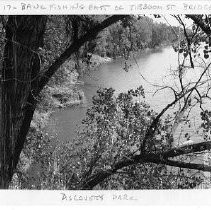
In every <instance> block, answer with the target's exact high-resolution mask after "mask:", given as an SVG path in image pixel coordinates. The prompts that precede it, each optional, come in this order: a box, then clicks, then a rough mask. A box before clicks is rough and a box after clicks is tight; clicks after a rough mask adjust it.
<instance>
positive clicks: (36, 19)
mask: <svg viewBox="0 0 211 210" xmlns="http://www.w3.org/2000/svg"><path fill="white" fill-rule="evenodd" d="M125 17H126V16H124V15H123V16H110V17H108V18H106V19H104V20H103V21H101V22H100V23H96V24H95V25H92V26H91V28H88V29H87V31H83V33H82V35H81V36H78V35H77V34H75V35H74V37H75V38H74V39H73V40H72V42H71V44H70V45H69V46H67V48H66V49H64V51H63V53H62V54H61V55H60V56H59V57H57V58H55V60H54V62H53V63H52V64H51V65H50V66H49V67H48V69H47V70H45V72H44V73H43V72H41V71H40V57H39V53H38V50H39V48H40V47H42V46H43V39H44V33H45V28H46V23H47V16H9V17H8V20H7V21H6V25H5V30H6V35H5V39H6V44H5V49H4V60H3V68H2V73H1V77H2V83H1V129H0V131H1V138H0V142H1V144H0V151H1V154H0V168H1V170H0V188H8V186H9V183H10V181H11V179H12V176H13V173H14V170H15V169H16V166H17V163H18V160H19V156H20V153H21V150H22V148H23V145H24V143H25V139H26V135H27V132H28V130H29V127H30V123H31V120H32V117H33V113H34V110H35V108H36V104H37V97H38V95H39V94H40V92H41V91H42V89H43V88H44V87H45V85H46V84H47V83H48V82H49V80H50V78H51V77H52V76H53V74H54V73H55V72H56V71H57V70H58V69H59V67H60V66H61V65H62V64H63V63H64V62H65V61H66V60H67V59H68V58H70V56H71V55H73V54H74V53H75V52H77V51H78V50H79V48H80V47H81V46H83V45H84V44H85V43H86V42H88V41H90V40H93V39H95V38H96V37H97V35H98V33H99V32H100V31H102V30H103V29H104V28H106V27H108V26H110V25H111V24H113V23H115V22H117V21H119V20H121V19H123V18H125ZM72 23H74V21H73V22H72ZM72 27H73V30H74V24H72Z"/></svg>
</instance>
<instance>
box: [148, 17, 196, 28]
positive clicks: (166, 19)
mask: <svg viewBox="0 0 211 210" xmlns="http://www.w3.org/2000/svg"><path fill="white" fill-rule="evenodd" d="M149 17H151V18H152V19H153V20H154V21H155V22H158V23H160V22H161V23H165V24H166V25H169V24H170V25H171V26H179V22H178V21H177V20H176V18H174V17H172V16H171V15H161V18H154V16H153V15H149ZM181 19H182V20H183V21H184V23H185V24H186V26H187V27H189V26H191V25H192V23H193V22H192V20H190V19H188V18H185V17H184V15H183V16H181Z"/></svg>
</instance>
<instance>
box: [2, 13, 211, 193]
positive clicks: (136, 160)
mask: <svg viewBox="0 0 211 210" xmlns="http://www.w3.org/2000/svg"><path fill="white" fill-rule="evenodd" d="M126 17H128V16H125V15H122V16H109V17H104V16H103V18H102V19H101V18H100V19H97V20H95V19H94V17H87V16H71V17H70V18H69V19H68V20H67V26H69V29H70V30H69V32H70V34H69V35H70V36H69V42H67V44H68V45H67V46H66V47H65V49H64V50H63V51H62V52H61V54H59V55H58V57H56V58H54V60H53V61H52V62H50V64H49V66H47V67H46V68H44V69H42V68H41V64H42V62H41V59H42V58H40V54H39V50H40V48H42V47H43V43H44V42H45V31H46V24H47V23H48V22H47V17H46V16H38V17H37V16H9V17H8V20H7V21H6V22H5V21H2V23H4V25H5V30H6V36H5V39H6V44H5V49H4V57H3V67H2V74H1V77H2V81H1V90H0V96H1V101H0V102H1V109H0V116H1V126H0V131H1V136H0V142H1V144H0V151H1V154H0V168H1V171H0V188H8V186H9V183H10V181H11V179H12V176H13V173H14V171H15V169H16V166H17V163H18V160H19V156H20V153H21V151H22V149H23V145H24V143H25V139H26V135H27V132H28V130H29V127H30V122H31V120H32V117H33V113H34V110H35V108H36V105H37V98H38V96H39V94H40V93H41V91H42V90H43V88H44V87H45V86H46V84H47V83H48V82H49V80H50V79H51V78H52V76H53V75H54V74H55V72H57V70H58V69H59V67H60V66H61V65H62V64H63V63H64V62H65V61H66V60H67V59H69V58H70V57H71V56H72V55H74V54H75V53H77V52H78V51H79V49H80V48H81V47H86V43H87V42H90V41H92V40H94V39H95V38H96V37H97V36H98V34H99V33H100V32H101V31H102V30H104V29H105V28H107V27H109V26H110V25H112V24H113V23H117V22H118V21H119V20H125V21H122V25H123V26H124V27H125V29H126V30H125V33H124V34H121V36H119V37H117V39H120V41H121V40H124V42H125V45H126V46H127V48H131V46H133V45H132V43H131V42H130V39H131V38H134V37H132V36H130V35H131V31H132V30H131V22H130V21H131V18H129V20H128V19H127V20H126ZM187 17H188V18H191V19H192V20H193V21H194V23H195V25H196V28H195V29H193V31H192V32H191V33H189V32H190V31H188V30H186V28H185V25H184V24H183V22H182V21H181V19H180V17H179V16H178V17H177V19H178V20H179V21H180V23H181V25H182V27H183V32H184V37H185V39H184V40H180V42H179V45H178V47H177V48H178V52H179V53H183V54H182V55H183V57H182V58H183V59H182V62H181V63H179V66H178V69H177V74H178V78H179V84H180V89H178V90H177V89H174V88H172V87H170V86H164V87H162V88H161V89H165V88H169V89H171V90H172V91H173V93H174V95H175V99H174V100H173V101H172V102H171V103H169V104H167V105H166V107H164V109H163V110H162V111H161V112H160V113H153V114H152V113H151V114H152V116H151V115H150V117H151V118H150V122H149V124H147V126H146V127H144V128H143V130H144V134H143V135H140V133H139V135H138V136H136V137H137V138H139V137H140V141H139V146H138V148H137V151H136V152H132V153H129V152H128V150H127V148H123V152H125V150H126V154H123V156H120V157H119V158H118V159H117V161H115V162H113V164H112V165H111V166H110V167H109V168H105V169H103V170H100V171H94V173H93V171H92V165H93V164H90V166H91V169H90V170H88V172H87V173H85V176H84V178H83V179H82V182H81V183H80V186H79V188H80V189H93V187H95V186H96V185H97V184H99V183H101V182H103V181H104V180H105V179H107V178H108V177H110V176H111V175H113V174H116V173H117V172H119V170H120V169H124V168H127V167H132V166H135V167H136V166H137V165H140V164H145V163H150V164H157V165H160V164H163V165H168V166H175V167H180V168H188V169H196V170H201V171H209V172H210V171H211V168H210V166H208V165H206V164H201V163H190V162H185V161H180V160H176V159H175V158H176V157H180V156H185V155H189V154H193V153H194V154H197V153H200V152H204V151H208V150H210V148H211V143H210V141H203V142H200V143H195V144H192V145H183V146H180V147H176V148H174V147H172V145H171V144H167V145H164V147H163V143H161V144H155V141H154V140H155V139H156V136H157V134H158V132H159V129H160V128H161V127H162V123H161V122H162V118H163V116H164V114H165V113H166V112H167V111H168V110H169V109H170V108H171V107H173V106H175V105H178V104H179V109H178V112H177V114H176V115H175V117H174V122H175V123H174V124H173V125H172V126H173V127H175V126H177V124H178V123H177V122H179V121H180V118H181V116H183V115H184V112H185V111H187V110H188V109H189V110H190V109H191V107H193V106H194V104H200V105H202V101H203V100H204V98H209V90H210V88H209V87H210V85H209V82H208V79H206V78H205V76H206V75H207V73H208V72H209V67H210V63H209V64H208V65H207V64H206V65H203V66H201V68H202V72H201V74H200V77H199V78H198V79H197V81H196V82H189V83H186V84H185V83H184V79H183V78H184V72H185V71H186V70H187V69H189V68H187V66H186V64H187V62H188V61H189V62H190V65H191V67H192V68H194V65H193V64H194V63H193V60H192V55H193V54H194V52H192V51H193V50H195V51H197V50H196V49H195V48H196V47H197V46H198V44H199V40H198V38H197V37H200V36H205V39H206V38H207V39H208V41H209V40H210V38H209V37H210V31H211V30H210V25H209V21H210V17H209V16H201V15H187ZM68 23H69V25H68ZM120 29H121V28H120ZM199 29H200V30H199ZM155 35H157V34H156V33H155ZM159 40H160V37H159ZM92 46H93V45H92V44H90V45H89V47H90V48H92ZM83 49H84V48H83ZM127 50H128V49H127ZM129 50H130V49H129ZM123 51H124V49H123ZM208 51H209V49H205V52H204V55H205V54H206V56H205V59H206V58H207V54H209V52H208ZM187 55H189V56H187ZM188 57H189V59H190V60H187V58H188ZM206 84H208V85H207V87H206V89H205V91H204V92H201V90H200V87H202V86H203V85H206ZM139 91H140V93H141V94H142V90H141V89H140V90H139ZM138 93H139V92H138ZM134 94H137V93H133V92H130V93H128V95H122V97H123V98H121V100H120V102H118V103H117V104H118V107H119V109H121V114H120V116H121V115H123V116H124V118H123V122H121V119H120V122H121V123H123V124H124V123H125V122H124V121H125V120H126V122H127V124H128V121H127V118H128V116H130V114H131V112H132V113H133V115H135V110H132V111H131V109H133V108H134V107H136V106H138V111H141V110H142V108H141V107H139V105H133V104H132V103H131V102H130V100H128V99H127V98H128V97H129V98H130V96H131V95H132V96H134ZM108 96H109V97H110V98H112V91H110V92H109V94H108ZM192 99H194V100H195V103H193V104H192V103H191V100H192ZM124 100H126V101H124ZM96 101H97V100H96ZM108 101H110V102H111V104H107V106H112V107H110V108H111V109H109V112H110V111H112V108H115V106H116V105H115V104H112V103H113V102H114V101H113V99H112V100H108ZM121 101H122V102H124V103H121ZM125 105H126V106H125ZM104 108H106V109H107V107H104ZM139 109H140V110H139ZM113 111H114V110H113ZM136 111H137V110H136ZM148 111H149V110H148ZM142 113H143V110H142V112H141V114H142ZM105 114H106V113H105ZM113 114H114V113H113ZM107 117H109V116H107ZM145 117H146V116H145ZM145 117H144V118H137V119H136V120H137V122H136V123H139V120H140V121H141V120H143V119H144V122H145V121H146V119H145ZM202 117H203V120H204V131H205V134H206V133H207V131H209V126H210V123H209V122H210V112H208V111H207V112H206V111H203V110H202ZM109 120H110V119H109ZM110 122H111V123H112V120H110ZM113 123H114V122H113ZM101 126H102V125H101ZM130 126H132V127H133V129H134V127H135V124H134V125H133V124H132V123H130ZM139 126H140V128H142V127H141V125H140V123H139ZM122 127H123V128H124V125H123V126H122ZM171 132H172V131H170V132H169V133H168V134H169V135H167V138H169V139H171ZM114 134H115V133H114ZM115 135H116V134H115ZM118 135H120V136H121V135H122V134H118ZM105 137H106V138H107V136H104V137H103V138H105ZM124 139H125V140H127V138H126V137H124ZM98 143H100V142H97V144H98ZM95 161H96V160H92V159H91V163H92V162H93V163H95ZM153 166H154V165H153Z"/></svg>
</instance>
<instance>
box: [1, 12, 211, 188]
mask: <svg viewBox="0 0 211 210" xmlns="http://www.w3.org/2000/svg"><path fill="white" fill-rule="evenodd" d="M175 18H176V19H177V20H178V22H179V23H180V25H181V27H180V28H179V27H172V26H167V25H166V24H163V23H162V24H161V23H160V24H158V23H155V22H153V21H152V19H150V18H149V17H145V16H140V17H134V16H125V15H123V16H109V17H107V16H50V17H46V16H40V17H39V18H38V17H33V16H25V17H24V16H19V17H17V16H9V17H1V22H2V30H1V38H2V39H1V40H3V41H2V42H1V44H2V48H3V47H4V52H1V53H3V54H4V56H2V58H3V59H2V62H3V65H2V67H1V69H2V71H1V72H2V73H1V76H2V85H1V101H0V102H1V110H0V116H1V118H2V119H3V122H4V123H2V125H1V129H0V131H1V132H0V133H1V136H0V137H1V152H2V151H4V152H5V151H6V152H5V154H3V153H2V154H3V155H2V154H1V156H0V157H1V159H0V160H1V165H0V166H1V174H0V178H1V182H0V187H1V188H8V187H9V184H11V179H12V177H13V182H12V184H11V187H12V188H15V187H17V188H27V189H63V188H65V189H172V188H174V189H175V188H176V189H177V188H179V189H180V188H194V187H196V186H197V185H199V184H200V183H201V182H202V181H203V176H202V175H203V171H208V172H210V171H211V169H210V167H209V165H206V164H204V163H201V162H200V163H195V162H194V161H193V162H191V161H192V160H193V159H194V160H195V159H197V158H198V157H199V155H201V154H202V153H206V152H207V151H208V150H210V148H211V146H210V141H209V132H210V112H209V110H206V109H205V108H203V103H204V99H206V100H207V99H209V90H210V83H209V82H210V81H209V66H210V63H209V60H208V58H209V52H210V40H209V34H210V32H211V29H210V25H209V21H210V17H209V16H200V15H195V16H194V15H193V16H191V15H189V16H186V18H190V19H192V20H193V22H194V24H193V27H192V29H186V27H185V24H184V22H183V21H182V19H181V17H180V16H175ZM27 21H28V22H27ZM16 22H18V23H19V24H17V25H15V26H14V24H15V23H16ZM12 26H14V27H16V28H15V30H11V28H12ZM23 31H24V32H25V33H22V32H23ZM20 32H21V33H20ZM32 34H33V36H32ZM202 40H203V41H206V43H205V45H204V51H202V53H199V50H200V49H199V48H201V43H200V42H201V41H202ZM17 43H18V44H17ZM163 44H173V45H174V49H175V51H177V52H178V58H179V59H178V60H179V61H178V69H177V70H175V80H178V81H179V87H177V89H175V88H173V87H171V86H165V87H162V88H161V89H165V88H169V89H171V90H172V91H173V93H174V95H175V99H174V100H173V101H172V103H170V104H167V105H166V107H164V109H163V110H162V111H161V112H160V113H156V112H155V111H153V110H152V109H151V108H150V106H149V105H148V104H147V103H146V102H144V100H143V99H144V97H145V93H144V89H143V87H141V86H140V88H138V89H137V90H128V92H127V93H121V94H119V95H118V96H116V95H115V94H114V92H115V90H113V89H111V88H107V89H103V90H99V91H98V93H97V95H96V97H94V98H93V105H92V107H90V109H88V111H87V116H86V119H85V120H84V121H83V124H84V127H83V130H81V131H79V134H78V137H77V138H76V139H75V140H74V141H72V142H70V143H69V144H65V145H62V144H59V145H58V139H56V137H52V136H48V135H47V134H46V133H45V132H44V130H43V126H44V124H45V114H47V113H48V112H49V109H50V108H54V106H55V103H54V102H52V101H51V100H52V97H51V96H53V97H54V99H55V98H58V97H59V100H60V101H61V103H63V102H64V101H66V100H68V97H70V95H71V97H72V98H71V97H70V98H71V99H73V100H74V99H78V98H77V97H79V94H78V92H80V90H77V89H74V88H73V89H71V91H70V92H68V93H67V92H66V89H65V88H64V85H69V80H72V82H73V83H72V84H74V82H77V77H79V76H80V75H81V74H83V73H86V72H87V71H88V70H90V69H93V68H95V66H96V65H97V62H96V63H93V60H92V58H93V56H94V55H98V56H101V57H106V56H108V57H112V58H116V57H118V56H121V57H124V59H126V60H127V59H128V58H129V57H130V55H131V54H133V53H138V52H139V51H140V50H144V49H146V48H154V47H156V46H160V45H163ZM26 46H27V47H26ZM201 59H203V62H201V63H200V66H199V67H200V71H201V72H200V76H199V78H198V79H197V80H196V81H187V80H186V73H187V72H188V71H189V70H193V69H194V67H195V65H196V64H197V65H198V61H199V60H201ZM207 61H208V62H207ZM194 70H195V71H197V70H196V69H194ZM29 72H30V73H29ZM73 78H74V79H73ZM73 80H74V81H73ZM23 81H24V82H23ZM72 87H74V85H73V86H72ZM201 87H202V88H201ZM200 88H201V89H200ZM61 89H62V90H63V91H60V90H61ZM64 94H66V96H67V97H66V98H65V97H62V98H61V97H60V95H64ZM80 97H81V96H80ZM80 97H79V98H80ZM196 104H197V105H200V107H201V110H202V111H201V118H202V122H203V123H202V126H201V129H202V132H203V135H202V140H201V142H200V143H195V144H192V145H191V146H190V145H189V144H187V145H183V146H180V147H174V145H173V143H172V142H173V141H174V139H173V133H172V132H173V130H174V129H175V126H177V125H178V124H180V122H181V118H183V122H185V123H188V122H189V119H188V117H189V113H190V111H191V109H192V107H194V106H195V105H196ZM173 106H177V107H178V110H177V112H175V113H174V114H172V115H171V116H169V115H168V116H166V115H165V113H166V111H167V110H168V109H169V108H171V107H173ZM35 109H36V111H35ZM43 113H44V115H43ZM199 114H200V113H199ZM33 116H34V119H33V121H32V117H33ZM184 119H185V120H184ZM30 124H31V126H30ZM28 131H29V132H28ZM26 135H27V136H26ZM25 138H26V139H27V140H26V141H25ZM185 138H187V140H188V138H189V134H188V133H187V134H185ZM19 157H20V158H19ZM187 159H188V160H189V159H190V160H191V161H187ZM18 160H20V161H19V163H18ZM17 163H18V167H16V166H17ZM33 163H38V164H37V165H36V167H37V168H33ZM177 169H178V170H177ZM30 171H32V173H34V172H36V173H37V174H36V175H34V174H30ZM14 175H15V176H14ZM38 178H39V179H38Z"/></svg>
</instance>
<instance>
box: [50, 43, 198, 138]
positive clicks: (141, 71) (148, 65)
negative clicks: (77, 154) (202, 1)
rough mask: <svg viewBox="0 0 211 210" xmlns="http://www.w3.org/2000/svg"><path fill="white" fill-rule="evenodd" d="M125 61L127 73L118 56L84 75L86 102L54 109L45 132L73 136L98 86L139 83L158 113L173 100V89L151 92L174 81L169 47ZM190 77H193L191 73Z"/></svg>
mask: <svg viewBox="0 0 211 210" xmlns="http://www.w3.org/2000/svg"><path fill="white" fill-rule="evenodd" d="M128 64H129V65H131V67H130V68H129V70H128V72H126V71H125V70H124V69H123V67H124V65H125V60H124V59H117V60H115V61H113V62H111V63H107V64H103V65H101V66H100V67H99V68H98V69H97V70H95V71H92V72H89V73H88V74H87V75H85V76H84V77H83V78H82V80H83V81H84V85H83V86H82V87H81V88H82V89H83V90H84V93H85V96H86V102H85V103H84V104H82V105H79V106H75V107H71V108H67V109H65V110H57V111H56V112H54V113H53V115H52V117H51V119H50V122H49V124H48V126H47V131H48V132H49V133H50V134H51V135H54V136H55V135H56V136H57V139H59V141H62V142H64V141H65V142H66V141H71V139H73V138H74V137H75V136H76V131H77V130H78V128H79V126H80V125H81V124H80V122H81V120H82V119H83V118H84V117H85V113H86V110H87V108H88V107H89V106H90V104H91V101H92V96H93V95H95V94H96V91H97V89H99V88H100V87H107V88H109V87H112V88H114V89H115V90H116V93H119V92H126V91H127V90H128V89H132V88H137V87H139V86H140V85H142V86H143V87H144V89H145V93H146V99H145V100H146V102H147V103H149V104H150V106H151V107H152V108H153V109H154V110H155V111H157V112H159V111H160V110H162V109H163V108H164V107H165V105H167V103H170V102H171V101H172V100H173V99H174V98H173V92H172V91H171V90H169V89H164V90H161V91H159V92H157V93H156V94H155V95H154V93H155V91H156V90H157V89H158V88H159V87H158V86H157V85H164V84H166V85H173V83H174V80H173V79H172V77H171V76H170V75H172V73H173V72H174V70H175V69H176V67H177V53H175V52H174V50H173V48H172V47H171V46H169V47H165V48H162V49H156V50H148V51H145V52H143V53H141V54H140V55H139V56H137V57H136V58H131V59H130V60H129V61H128ZM191 77H192V78H194V75H192V76H191Z"/></svg>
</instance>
